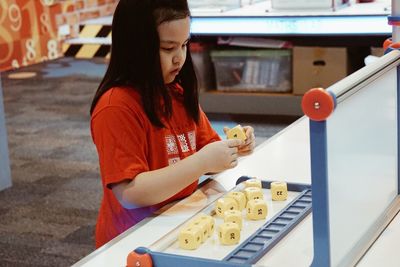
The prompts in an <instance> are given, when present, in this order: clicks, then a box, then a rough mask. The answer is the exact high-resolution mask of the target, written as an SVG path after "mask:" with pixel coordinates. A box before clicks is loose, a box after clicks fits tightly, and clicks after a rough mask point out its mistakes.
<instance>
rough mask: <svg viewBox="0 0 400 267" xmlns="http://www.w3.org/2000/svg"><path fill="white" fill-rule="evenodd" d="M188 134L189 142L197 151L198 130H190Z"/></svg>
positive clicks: (193, 149)
mask: <svg viewBox="0 0 400 267" xmlns="http://www.w3.org/2000/svg"><path fill="white" fill-rule="evenodd" d="M187 135H188V138H189V144H190V147H191V149H192V151H196V132H195V131H190V132H188V133H187Z"/></svg>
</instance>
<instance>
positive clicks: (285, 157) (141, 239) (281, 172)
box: [74, 117, 400, 267]
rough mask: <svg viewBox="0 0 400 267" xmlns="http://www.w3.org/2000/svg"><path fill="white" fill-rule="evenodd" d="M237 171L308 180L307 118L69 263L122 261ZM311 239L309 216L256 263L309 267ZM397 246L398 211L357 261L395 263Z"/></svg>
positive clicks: (227, 185) (87, 266) (227, 184)
mask: <svg viewBox="0 0 400 267" xmlns="http://www.w3.org/2000/svg"><path fill="white" fill-rule="evenodd" d="M242 175H247V176H256V177H258V178H262V179H266V180H284V181H287V182H296V183H306V184H310V182H311V173H310V156H309V130H308V119H306V118H305V117H303V118H301V119H300V120H298V121H296V122H295V123H293V124H292V125H290V126H289V127H287V128H286V129H284V130H283V131H281V132H280V133H278V134H277V135H275V136H274V137H272V138H271V139H269V140H267V141H265V142H264V143H262V144H261V145H260V146H258V147H257V148H256V150H255V152H254V153H253V154H252V155H250V156H247V157H245V158H242V159H240V161H239V165H238V166H237V167H236V168H234V169H231V170H228V171H225V172H223V173H220V174H219V175H216V176H215V177H214V180H213V181H211V182H210V183H208V184H206V185H205V186H203V187H202V188H200V189H199V190H198V191H197V192H196V193H194V194H193V195H192V196H190V197H188V198H187V199H184V200H182V201H180V202H179V203H177V204H175V205H174V206H172V207H171V208H169V209H166V210H165V211H164V212H162V213H161V214H160V215H158V216H156V215H155V216H154V217H153V218H148V219H146V220H145V221H143V222H141V223H140V224H139V225H136V226H134V227H132V228H131V229H130V230H128V231H127V232H125V233H124V234H122V235H121V236H119V237H117V238H115V239H114V240H112V241H110V242H109V243H108V244H106V245H105V246H103V247H102V248H100V249H98V250H96V251H95V252H93V253H92V254H90V255H88V256H87V257H85V258H84V259H82V260H81V261H79V262H78V263H76V264H75V265H74V266H84V267H92V266H93V267H103V266H104V267H108V266H125V264H126V257H127V255H128V254H129V252H131V251H132V250H134V249H135V248H137V247H140V246H144V247H148V246H150V245H151V244H153V243H154V242H156V241H157V240H159V239H160V238H161V237H163V236H165V235H166V234H167V233H168V232H170V231H172V230H173V229H175V228H176V227H177V226H179V225H180V224H181V223H183V222H184V221H185V220H187V219H188V218H190V217H191V216H192V215H193V214H194V213H196V212H197V211H199V210H201V209H202V208H203V207H204V206H206V205H207V204H208V203H210V202H212V201H213V200H215V199H216V198H218V197H219V196H220V195H221V194H222V193H221V192H223V191H226V190H230V189H231V188H233V187H234V186H235V182H236V179H237V178H238V177H240V176H242ZM312 242H313V239H312V216H311V215H309V216H308V217H306V218H305V219H304V220H303V221H302V222H301V223H300V224H299V225H298V226H297V227H296V228H295V229H294V230H293V231H292V232H290V234H289V235H287V236H286V237H285V238H284V239H282V240H281V242H280V243H278V245H276V246H275V247H274V248H273V249H272V250H271V251H270V252H269V253H268V254H266V255H265V256H264V258H262V259H261V260H260V261H259V262H257V265H260V266H263V265H265V266H310V264H311V262H312V259H313V244H312ZM399 247H400V216H397V217H396V218H395V219H394V220H393V222H392V223H391V224H390V225H389V226H388V228H387V229H386V230H385V232H384V233H383V234H382V235H381V236H380V238H379V239H378V240H377V242H375V244H374V245H373V246H372V247H371V248H370V249H369V251H368V252H367V254H366V255H365V256H364V257H363V258H362V259H361V262H360V263H359V266H365V267H366V266H371V267H372V266H385V267H391V266H393V267H395V266H400V260H397V257H396V253H397V251H398V248H399ZM288 255H290V257H288Z"/></svg>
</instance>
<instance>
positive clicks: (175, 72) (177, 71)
mask: <svg viewBox="0 0 400 267" xmlns="http://www.w3.org/2000/svg"><path fill="white" fill-rule="evenodd" d="M179 71H180V69H174V70H173V71H171V74H173V75H178V73H179Z"/></svg>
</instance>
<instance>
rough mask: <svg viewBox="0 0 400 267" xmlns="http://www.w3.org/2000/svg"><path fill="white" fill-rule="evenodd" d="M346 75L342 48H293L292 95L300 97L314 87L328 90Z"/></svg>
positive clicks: (344, 49)
mask: <svg viewBox="0 0 400 267" xmlns="http://www.w3.org/2000/svg"><path fill="white" fill-rule="evenodd" d="M347 74H348V59H347V49H346V48H344V47H299V46H297V47H294V48H293V94H296V95H302V94H304V93H305V92H307V91H308V90H310V89H311V88H316V87H322V88H328V87H329V86H331V85H332V84H334V83H335V82H337V81H339V80H341V79H343V78H345V77H346V76H347Z"/></svg>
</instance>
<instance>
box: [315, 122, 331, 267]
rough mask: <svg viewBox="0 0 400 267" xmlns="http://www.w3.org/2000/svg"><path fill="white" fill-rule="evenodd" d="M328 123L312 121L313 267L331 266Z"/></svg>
mask: <svg viewBox="0 0 400 267" xmlns="http://www.w3.org/2000/svg"><path fill="white" fill-rule="evenodd" d="M326 138H327V136H326V121H313V120H310V151H311V188H312V190H313V199H314V201H313V206H314V207H313V242H314V243H313V244H314V259H313V262H312V264H311V266H313V267H320V266H330V259H331V255H330V246H329V244H330V241H329V240H330V236H329V210H328V208H329V196H328V172H327V171H328V170H327V168H328V166H327V164H328V162H327V139H326ZM315 200H317V201H315Z"/></svg>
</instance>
